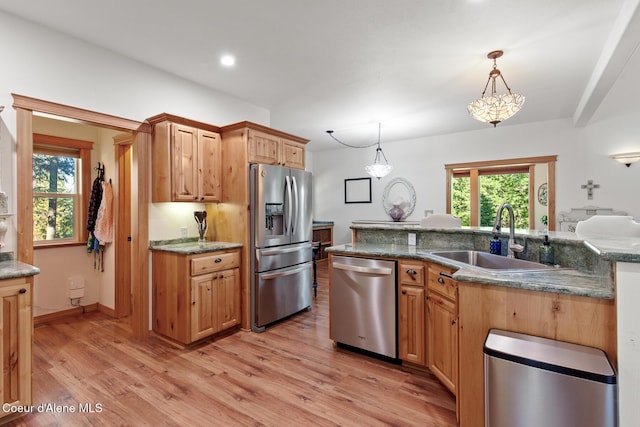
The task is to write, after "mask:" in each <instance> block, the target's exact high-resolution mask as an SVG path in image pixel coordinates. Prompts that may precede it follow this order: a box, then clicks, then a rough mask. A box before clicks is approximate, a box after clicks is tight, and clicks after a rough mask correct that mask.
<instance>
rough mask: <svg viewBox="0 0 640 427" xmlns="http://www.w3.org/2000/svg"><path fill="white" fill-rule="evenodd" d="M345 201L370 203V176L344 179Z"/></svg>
mask: <svg viewBox="0 0 640 427" xmlns="http://www.w3.org/2000/svg"><path fill="white" fill-rule="evenodd" d="M344 202H345V203H371V178H349V179H345V180H344Z"/></svg>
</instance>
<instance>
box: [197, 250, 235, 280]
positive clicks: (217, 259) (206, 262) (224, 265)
mask: <svg viewBox="0 0 640 427" xmlns="http://www.w3.org/2000/svg"><path fill="white" fill-rule="evenodd" d="M239 265H240V254H239V253H238V252H232V253H214V254H209V255H204V256H199V257H195V258H192V259H191V275H192V276H197V275H198V274H204V273H211V272H213V271H220V270H226V269H229V268H234V267H238V266H239Z"/></svg>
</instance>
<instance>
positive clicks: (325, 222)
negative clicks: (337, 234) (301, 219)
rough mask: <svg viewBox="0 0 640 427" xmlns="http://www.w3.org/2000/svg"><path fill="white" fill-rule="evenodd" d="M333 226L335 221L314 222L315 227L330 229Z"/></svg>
mask: <svg viewBox="0 0 640 427" xmlns="http://www.w3.org/2000/svg"><path fill="white" fill-rule="evenodd" d="M330 225H333V221H313V226H314V227H328V226H330Z"/></svg>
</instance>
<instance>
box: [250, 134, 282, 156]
mask: <svg viewBox="0 0 640 427" xmlns="http://www.w3.org/2000/svg"><path fill="white" fill-rule="evenodd" d="M279 150H280V138H278V137H277V136H273V135H269V134H268V133H264V132H260V131H257V130H253V129H252V130H251V131H250V133H249V163H262V164H265V165H278V164H280V151H279Z"/></svg>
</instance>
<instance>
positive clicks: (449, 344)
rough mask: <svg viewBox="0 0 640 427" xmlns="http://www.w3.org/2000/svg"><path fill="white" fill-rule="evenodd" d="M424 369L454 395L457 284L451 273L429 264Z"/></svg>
mask: <svg viewBox="0 0 640 427" xmlns="http://www.w3.org/2000/svg"><path fill="white" fill-rule="evenodd" d="M428 266H429V267H428V273H427V325H428V326H427V331H428V334H427V336H428V340H427V348H428V352H427V366H428V368H429V370H430V371H431V372H432V373H433V374H434V375H435V376H436V377H437V378H438V379H439V380H440V381H441V382H442V383H443V384H444V385H445V386H446V387H447V388H448V389H449V390H450V391H451V393H453V394H454V395H455V394H457V389H458V303H457V294H458V284H457V282H456V281H455V280H453V279H452V278H451V275H452V274H453V273H454V270H452V269H450V268H447V267H443V266H440V265H437V264H428Z"/></svg>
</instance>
